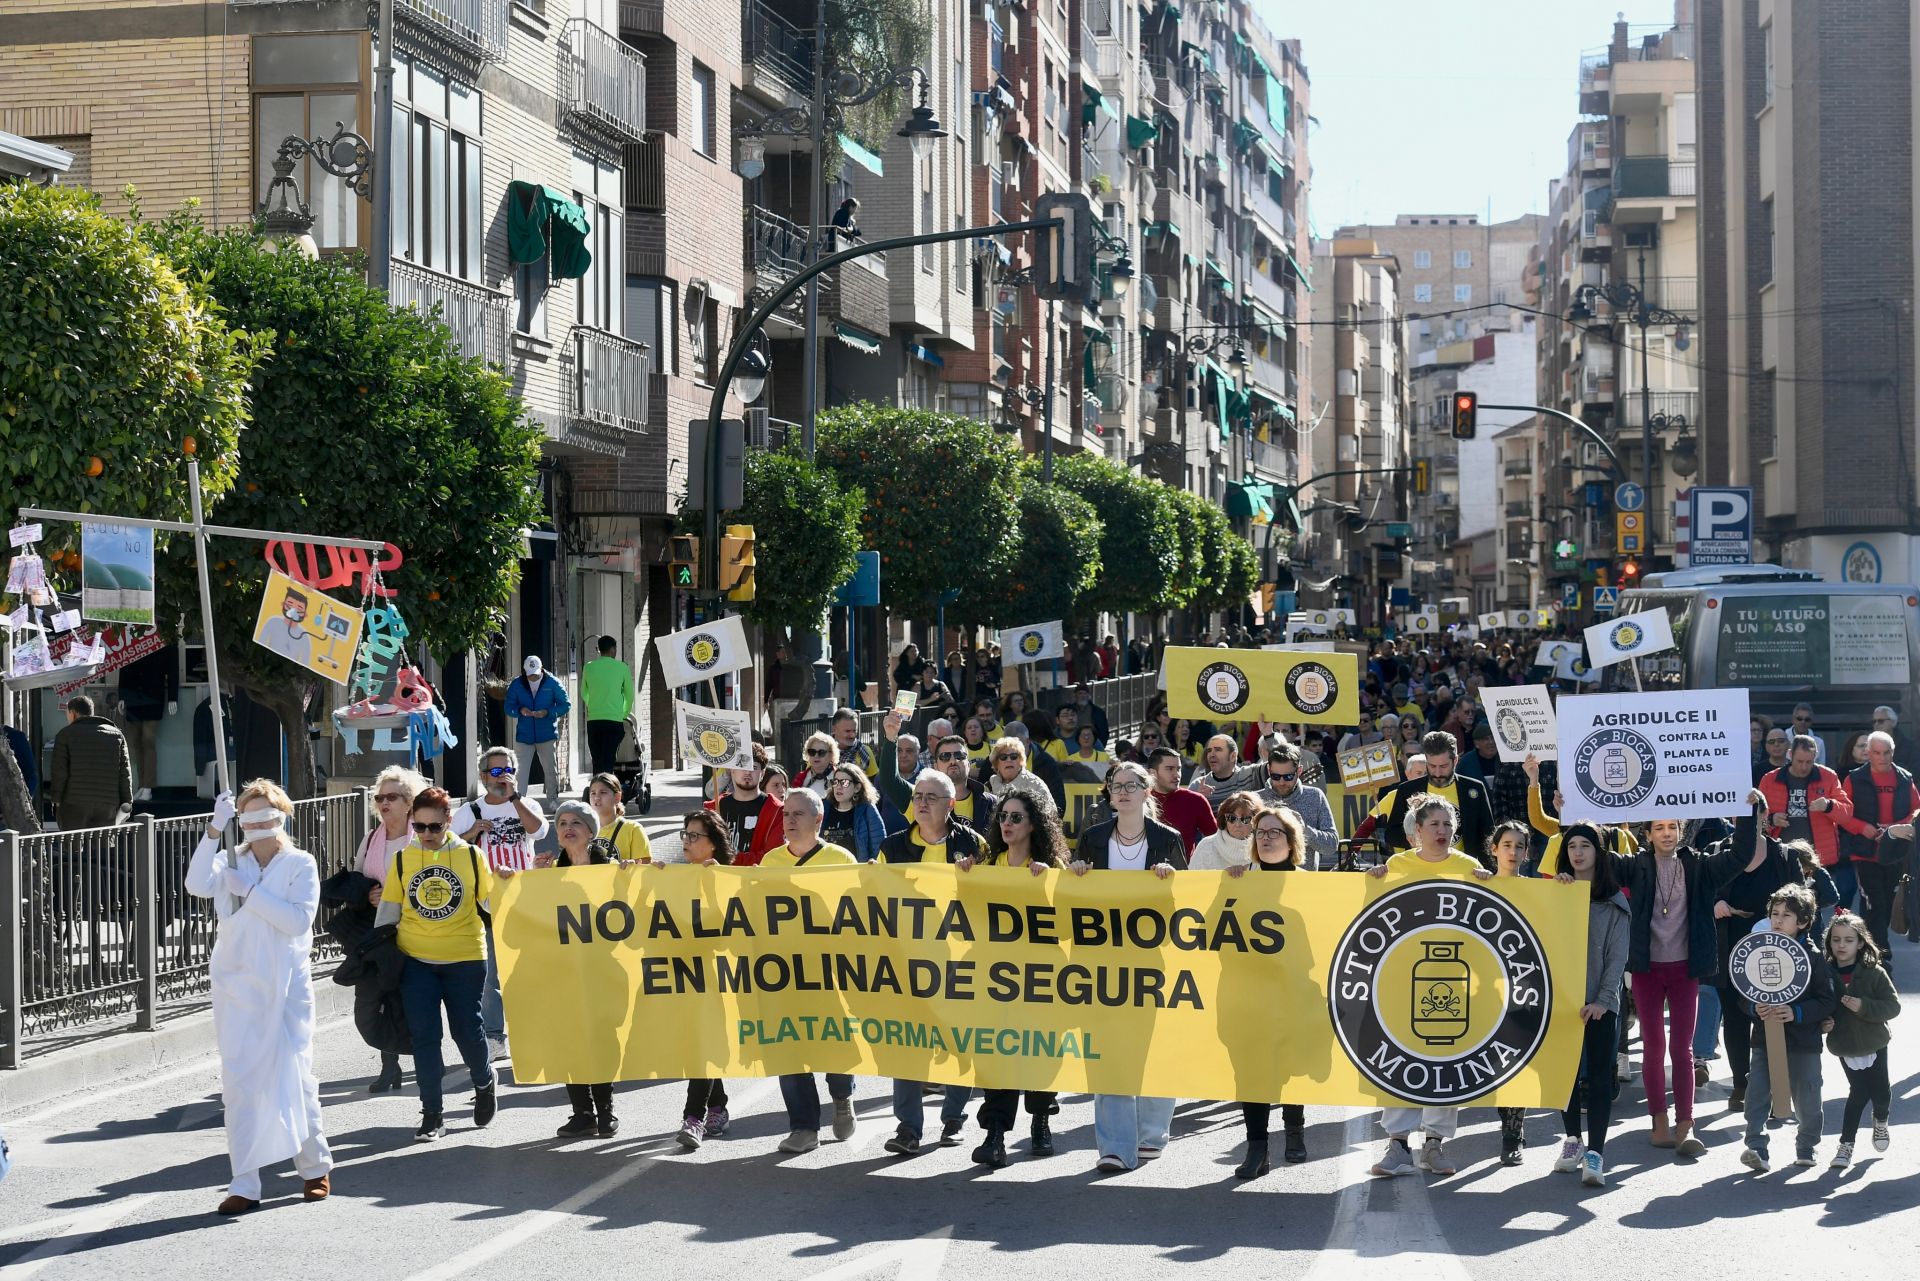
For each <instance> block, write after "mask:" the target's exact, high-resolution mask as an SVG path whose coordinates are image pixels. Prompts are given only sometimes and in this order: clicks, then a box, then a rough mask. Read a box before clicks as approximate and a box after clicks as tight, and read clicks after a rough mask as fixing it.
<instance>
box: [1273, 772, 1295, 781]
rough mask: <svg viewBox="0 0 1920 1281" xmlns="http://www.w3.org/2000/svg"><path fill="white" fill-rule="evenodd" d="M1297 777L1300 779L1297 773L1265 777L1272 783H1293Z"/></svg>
mask: <svg viewBox="0 0 1920 1281" xmlns="http://www.w3.org/2000/svg"><path fill="white" fill-rule="evenodd" d="M1299 777H1300V775H1299V774H1297V773H1296V774H1269V775H1267V778H1268V779H1270V780H1271V781H1273V782H1275V783H1291V782H1294V781H1295V780H1296V779H1298V778H1299Z"/></svg>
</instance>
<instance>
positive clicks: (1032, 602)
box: [980, 459, 1101, 627]
mask: <svg viewBox="0 0 1920 1281" xmlns="http://www.w3.org/2000/svg"><path fill="white" fill-rule="evenodd" d="M1100 539H1101V522H1100V515H1099V513H1098V512H1096V511H1094V509H1093V504H1092V503H1090V502H1088V501H1087V500H1086V499H1084V498H1082V497H1080V495H1078V494H1076V493H1074V492H1073V491H1072V490H1070V489H1067V488H1066V487H1065V486H1062V485H1049V484H1047V483H1045V482H1044V481H1042V480H1041V479H1040V466H1039V464H1038V463H1037V462H1035V461H1033V460H1032V459H1028V460H1027V461H1026V462H1025V463H1024V464H1023V465H1022V467H1021V469H1020V550H1019V553H1018V555H1016V556H1015V557H1014V562H1013V568H1012V569H1011V570H1010V571H1009V572H1008V573H1007V574H1005V575H1004V576H1002V577H1001V578H1000V579H999V580H998V582H997V583H996V584H993V585H992V586H993V587H995V588H997V590H988V591H985V592H983V595H984V596H986V597H987V598H988V602H987V603H988V613H987V614H986V616H985V617H983V618H982V619H981V620H980V621H983V622H990V623H996V624H998V625H999V626H1002V627H1018V626H1022V625H1024V624H1027V623H1045V622H1051V621H1052V620H1054V619H1056V618H1060V619H1065V618H1068V617H1071V616H1072V615H1073V614H1074V612H1075V607H1076V605H1077V603H1078V602H1079V600H1080V598H1081V596H1083V595H1084V594H1085V593H1086V592H1088V591H1090V590H1091V589H1092V588H1093V586H1094V585H1095V584H1096V583H1098V582H1099V581H1100V570H1101V565H1100Z"/></svg>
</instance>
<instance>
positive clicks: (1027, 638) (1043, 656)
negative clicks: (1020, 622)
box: [1000, 621, 1067, 666]
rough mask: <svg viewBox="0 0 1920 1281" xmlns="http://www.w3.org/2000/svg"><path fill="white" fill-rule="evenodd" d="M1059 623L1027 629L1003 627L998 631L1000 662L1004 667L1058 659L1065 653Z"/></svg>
mask: <svg viewBox="0 0 1920 1281" xmlns="http://www.w3.org/2000/svg"><path fill="white" fill-rule="evenodd" d="M1061 626H1062V625H1061V624H1060V623H1059V622H1057V621H1056V622H1051V623H1034V624H1032V625H1031V626H1028V627H1005V628H1002V629H1001V631H1000V662H1001V664H1002V665H1004V666H1012V665H1014V664H1017V663H1043V662H1045V661H1046V660H1048V659H1050V658H1059V657H1060V656H1061V655H1062V654H1064V653H1066V651H1067V643H1066V639H1065V636H1064V635H1063V633H1062V631H1061Z"/></svg>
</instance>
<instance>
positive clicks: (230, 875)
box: [220, 854, 260, 898]
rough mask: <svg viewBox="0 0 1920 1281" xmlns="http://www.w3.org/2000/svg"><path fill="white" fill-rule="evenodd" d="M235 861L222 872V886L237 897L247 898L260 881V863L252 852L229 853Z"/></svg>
mask: <svg viewBox="0 0 1920 1281" xmlns="http://www.w3.org/2000/svg"><path fill="white" fill-rule="evenodd" d="M228 857H229V858H231V859H233V862H232V863H230V864H228V866H227V870H226V871H225V872H223V873H221V876H220V887H221V888H222V889H224V890H226V892H227V893H229V894H231V895H233V896H234V897H235V898H245V897H246V896H247V895H248V894H251V893H252V892H253V887H254V886H256V885H258V884H259V883H260V864H259V863H257V862H255V861H254V858H253V856H252V855H251V854H239V855H233V854H229V855H228Z"/></svg>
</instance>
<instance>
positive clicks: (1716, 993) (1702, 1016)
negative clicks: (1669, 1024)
mask: <svg viewBox="0 0 1920 1281" xmlns="http://www.w3.org/2000/svg"><path fill="white" fill-rule="evenodd" d="M1719 1057H1720V989H1719V988H1717V987H1715V986H1714V985H1713V984H1712V982H1710V981H1708V980H1705V979H1702V980H1701V982H1700V1009H1699V1013H1698V1014H1697V1015H1696V1021H1695V1023H1694V1025H1693V1061H1694V1062H1695V1063H1705V1062H1707V1061H1709V1060H1711V1059H1717V1058H1719Z"/></svg>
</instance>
